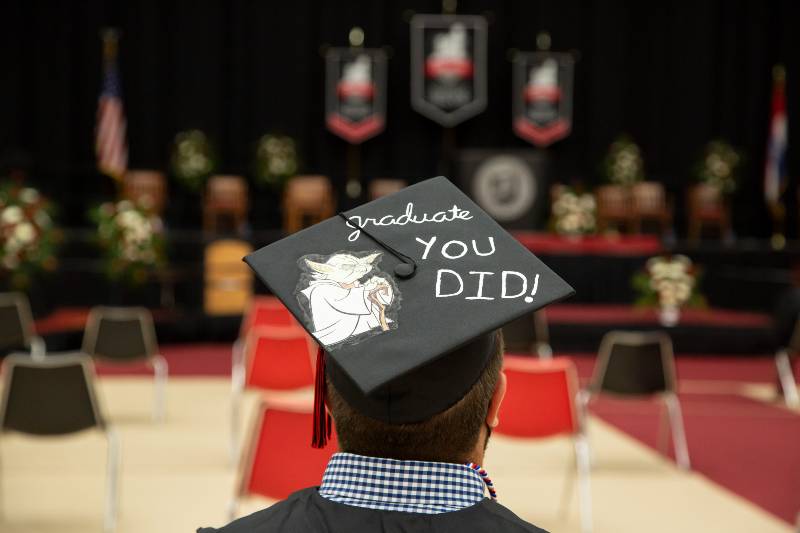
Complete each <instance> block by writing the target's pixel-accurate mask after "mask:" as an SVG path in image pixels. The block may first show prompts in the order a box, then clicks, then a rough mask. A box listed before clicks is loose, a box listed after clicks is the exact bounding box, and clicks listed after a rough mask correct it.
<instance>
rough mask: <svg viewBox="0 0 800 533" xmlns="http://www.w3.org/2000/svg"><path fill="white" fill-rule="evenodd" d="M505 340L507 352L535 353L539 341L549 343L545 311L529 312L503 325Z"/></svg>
mask: <svg viewBox="0 0 800 533" xmlns="http://www.w3.org/2000/svg"><path fill="white" fill-rule="evenodd" d="M503 340H504V341H505V348H506V352H524V353H533V352H535V351H536V346H537V345H538V344H539V343H549V342H550V334H549V328H548V326H547V316H546V315H545V311H544V310H543V309H542V310H539V311H534V312H531V313H528V314H526V315H523V316H521V317H519V318H517V319H516V320H513V321H511V322H509V323H508V324H506V325H505V326H503Z"/></svg>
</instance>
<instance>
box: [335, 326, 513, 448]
mask: <svg viewBox="0 0 800 533" xmlns="http://www.w3.org/2000/svg"><path fill="white" fill-rule="evenodd" d="M495 335H496V336H497V339H496V342H495V343H494V351H493V353H492V354H491V355H490V357H489V360H488V361H487V363H486V367H485V368H484V370H483V372H482V373H481V375H480V377H479V378H478V381H477V382H475V384H474V385H473V386H472V388H471V389H470V390H469V391H468V392H467V393H466V394H465V395H464V397H463V398H461V400H459V401H458V402H457V403H456V404H455V405H453V406H452V407H450V408H448V409H446V410H445V411H443V412H441V413H438V414H436V415H434V416H433V417H431V418H429V419H428V420H424V421H422V422H417V423H413V424H390V423H388V422H384V421H381V420H377V419H374V418H370V417H368V416H365V415H363V414H361V413H359V412H358V411H356V410H355V409H353V408H352V407H351V406H350V405H349V404H348V403H347V402H346V401H345V400H344V398H342V396H341V395H340V394H339V392H338V391H337V390H336V388H335V386H334V385H333V383H332V381H331V380H330V379H328V380H327V394H328V397H327V404H328V407H329V409H330V411H331V415H332V416H333V419H334V422H335V425H336V433H337V435H338V437H339V446H340V448H341V451H343V452H348V453H354V454H358V455H366V456H371V457H386V458H391V459H415V460H419V461H437V462H448V463H452V462H466V461H469V460H471V454H472V452H473V451H474V450H475V449H476V446H477V445H478V438H479V436H480V434H481V429H482V428H483V427H484V425H485V424H486V416H487V412H488V410H489V405H490V403H491V401H492V397H493V395H494V392H495V387H496V386H497V382H498V378H499V376H500V372H501V370H502V366H503V336H502V331H500V330H498V331H497V332H496V333H495Z"/></svg>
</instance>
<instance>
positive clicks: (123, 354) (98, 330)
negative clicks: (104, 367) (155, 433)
mask: <svg viewBox="0 0 800 533" xmlns="http://www.w3.org/2000/svg"><path fill="white" fill-rule="evenodd" d="M81 350H82V351H83V353H85V354H88V355H90V356H92V357H93V358H94V359H96V360H99V361H101V362H109V363H135V362H142V363H144V364H146V365H147V366H149V367H150V368H152V369H153V381H154V383H155V389H156V396H155V402H154V407H153V420H155V421H156V422H161V421H163V420H164V416H165V412H166V397H167V377H168V374H169V367H168V365H167V360H166V359H165V358H164V356H163V355H161V354H160V353H159V349H158V341H157V340H156V328H155V326H154V325H153V315H152V314H151V313H150V311H148V310H147V309H145V308H143V307H103V306H98V307H93V308H92V309H91V311H89V317H88V318H87V319H86V329H85V331H84V334H83V344H82V347H81Z"/></svg>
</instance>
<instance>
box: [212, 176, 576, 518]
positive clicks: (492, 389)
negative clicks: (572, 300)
mask: <svg viewBox="0 0 800 533" xmlns="http://www.w3.org/2000/svg"><path fill="white" fill-rule="evenodd" d="M410 212H418V213H442V212H445V213H446V212H451V213H459V216H458V217H456V216H452V217H447V216H431V217H422V218H418V219H417V220H413V221H412V220H410V217H408V216H407V217H405V219H403V218H401V217H402V216H403V215H404V214H407V213H410ZM404 220H405V221H407V223H403V222H404ZM367 221H371V222H372V223H371V224H369V223H367ZM381 221H383V222H381ZM389 222H391V223H389ZM412 222H413V223H412ZM245 260H246V261H247V263H248V264H249V265H250V266H251V267H252V268H253V270H255V272H256V274H257V275H258V277H259V278H260V279H261V280H262V281H263V282H264V283H265V284H266V285H267V286H268V287H269V289H270V290H271V291H272V292H273V293H274V294H275V295H276V296H277V297H278V298H280V299H281V301H282V302H283V303H284V304H285V305H286V307H287V308H288V309H289V310H290V311H291V312H292V314H294V316H295V317H296V318H297V319H298V320H299V321H300V322H301V324H303V326H304V327H305V328H306V329H307V330H308V332H309V333H310V334H311V335H313V336H314V338H315V339H316V340H317V342H318V343H319V346H320V349H319V352H318V356H317V378H316V379H317V381H316V390H315V405H314V427H313V428H309V429H310V437H311V439H310V441H311V442H310V443H309V445H313V446H315V447H322V446H325V445H326V444H327V439H328V438H329V437H330V434H331V433H330V432H331V431H332V428H333V427H335V431H336V433H337V437H338V442H339V446H340V450H339V452H338V453H335V454H334V455H333V457H332V458H331V460H330V462H329V463H328V466H327V469H326V471H325V473H324V475H323V477H322V479H321V480H320V483H319V486H315V487H309V488H307V489H304V490H300V491H298V492H295V493H294V494H292V495H291V496H289V497H288V498H287V499H286V500H284V501H282V502H278V503H276V504H275V505H272V506H271V507H269V508H267V509H264V510H261V511H259V512H256V513H254V514H251V515H250V516H246V517H244V518H240V519H239V520H236V521H234V522H232V523H231V524H229V525H227V526H225V527H223V528H221V529H208V528H205V529H200V530H198V531H199V532H201V533H212V532H214V531H219V532H220V533H267V532H278V531H280V532H289V533H294V532H297V533H300V532H302V533H309V532H343V533H344V532H347V533H355V532H362V531H365V532H366V531H376V532H377V531H380V532H385V533H392V532H416V531H420V532H422V531H424V532H437V531H442V532H459V533H461V532H471V531H476V532H477V531H482V532H489V531H492V532H495V531H509V532H517V531H519V532H523V531H529V532H541V531H542V530H541V529H539V528H537V527H536V526H534V525H532V524H529V523H527V522H525V521H524V520H522V519H520V518H519V517H518V516H516V515H515V514H514V513H513V512H511V511H510V510H509V509H507V508H505V507H503V505H502V487H495V486H494V484H493V483H492V481H491V477H490V475H489V472H490V470H491V465H484V464H483V463H484V452H485V450H486V447H487V445H488V443H489V437H490V435H491V432H492V428H494V427H495V426H496V425H497V424H498V413H499V410H500V405H501V403H502V401H503V396H504V394H505V390H506V379H505V376H504V374H503V372H502V363H503V339H502V334H501V330H500V328H501V327H502V326H503V325H504V324H506V323H508V322H510V321H512V320H514V319H515V318H518V317H520V316H522V315H524V314H526V313H530V312H532V311H535V310H537V309H540V308H542V307H543V306H545V305H547V304H549V303H552V302H554V301H557V300H560V299H563V298H565V297H567V296H570V295H571V294H572V293H573V292H574V291H573V290H572V288H571V287H570V286H569V285H568V284H567V283H566V282H565V281H564V280H562V279H561V278H560V277H559V276H557V275H556V274H555V273H554V272H553V271H551V270H550V269H549V268H548V267H547V266H545V265H544V264H543V263H542V262H541V261H540V260H539V259H537V258H536V257H535V256H534V255H533V254H531V253H530V252H529V251H528V250H527V249H525V248H524V247H523V246H521V245H520V244H519V242H517V241H516V240H515V239H514V238H513V237H512V236H511V235H509V234H508V233H507V232H506V231H505V230H504V229H502V228H501V227H500V226H499V225H498V224H497V223H496V222H495V221H494V220H492V218H491V217H490V216H489V215H487V214H486V213H485V212H483V211H482V210H481V209H480V208H479V207H478V206H477V205H476V204H475V203H473V202H472V201H471V200H470V199H469V198H468V197H467V196H466V195H464V194H463V193H462V192H461V191H460V190H459V189H458V188H457V187H455V186H454V185H453V184H452V183H450V181H448V180H447V179H446V178H444V177H438V178H433V179H429V180H426V181H423V182H420V183H418V184H416V185H412V186H410V187H408V188H406V189H403V190H402V191H399V192H397V193H395V194H393V195H390V196H386V197H383V198H379V199H377V200H375V201H372V202H370V203H367V204H364V205H362V206H360V207H358V208H356V209H353V210H352V211H349V212H345V213H340V214H339V216H337V217H333V218H330V219H328V220H326V221H324V222H322V223H320V224H317V225H315V226H312V227H310V228H308V229H305V230H303V231H300V232H298V233H295V234H293V235H291V236H289V237H287V238H285V239H283V240H280V241H278V242H275V243H273V244H271V245H269V246H266V247H264V248H262V249H260V250H258V251H256V252H254V253H253V254H251V255H249V256H247V257H246V258H245ZM287 468H291V465H288V464H287Z"/></svg>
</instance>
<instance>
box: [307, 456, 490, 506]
mask: <svg viewBox="0 0 800 533" xmlns="http://www.w3.org/2000/svg"><path fill="white" fill-rule="evenodd" d="M484 487H485V485H484V481H483V479H482V478H481V476H480V474H478V473H477V472H476V471H475V470H473V469H471V468H470V467H469V466H467V465H463V464H456V463H433V462H427V461H399V460H396V459H382V458H378V457H365V456H363V455H355V454H352V453H337V454H334V455H333V457H331V460H330V461H329V462H328V467H327V468H326V469H325V474H324V475H323V476H322V485H321V486H320V487H319V495H320V496H322V497H323V498H326V499H328V500H332V501H335V502H339V503H343V504H346V505H353V506H356V507H366V508H368V509H378V510H382V511H403V512H406V513H424V514H438V513H447V512H450V511H458V510H459V509H463V508H465V507H469V506H471V505H475V504H476V503H478V502H480V501H481V500H483V491H484Z"/></svg>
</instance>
